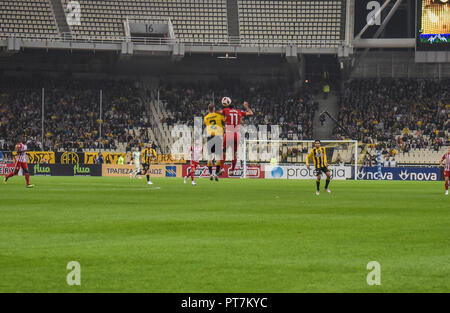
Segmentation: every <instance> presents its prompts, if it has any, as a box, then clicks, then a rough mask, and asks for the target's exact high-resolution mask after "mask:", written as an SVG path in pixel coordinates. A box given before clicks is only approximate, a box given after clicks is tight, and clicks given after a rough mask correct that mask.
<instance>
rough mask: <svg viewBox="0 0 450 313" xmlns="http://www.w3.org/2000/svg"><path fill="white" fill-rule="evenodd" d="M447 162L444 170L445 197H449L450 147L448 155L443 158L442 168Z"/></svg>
mask: <svg viewBox="0 0 450 313" xmlns="http://www.w3.org/2000/svg"><path fill="white" fill-rule="evenodd" d="M444 161H445V169H444V179H445V195H446V196H448V181H449V179H450V146H449V147H448V151H447V153H446V154H444V155H443V156H442V159H441V164H440V165H441V166H444Z"/></svg>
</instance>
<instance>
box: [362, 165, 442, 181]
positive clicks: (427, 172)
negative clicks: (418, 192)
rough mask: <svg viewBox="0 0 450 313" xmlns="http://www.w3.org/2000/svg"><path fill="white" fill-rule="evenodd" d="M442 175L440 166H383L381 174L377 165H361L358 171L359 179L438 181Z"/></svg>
mask: <svg viewBox="0 0 450 313" xmlns="http://www.w3.org/2000/svg"><path fill="white" fill-rule="evenodd" d="M440 177H441V169H440V168H438V167H383V168H381V175H380V174H379V173H378V169H377V167H361V168H360V169H359V171H358V179H365V180H404V181H406V180H413V181H438V180H440Z"/></svg>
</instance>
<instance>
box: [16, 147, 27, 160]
mask: <svg viewBox="0 0 450 313" xmlns="http://www.w3.org/2000/svg"><path fill="white" fill-rule="evenodd" d="M27 150H28V147H27V145H25V144H23V143H18V144H17V145H16V151H17V162H22V163H27V162H28V157H27V152H26V151H27Z"/></svg>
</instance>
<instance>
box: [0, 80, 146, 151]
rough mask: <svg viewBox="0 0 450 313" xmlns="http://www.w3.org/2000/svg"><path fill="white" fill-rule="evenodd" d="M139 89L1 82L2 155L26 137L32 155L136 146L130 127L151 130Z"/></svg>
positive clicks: (102, 83) (101, 83)
mask: <svg viewBox="0 0 450 313" xmlns="http://www.w3.org/2000/svg"><path fill="white" fill-rule="evenodd" d="M42 88H44V94H45V96H44V99H45V101H44V112H45V113H44V132H45V133H44V142H42V135H41V133H42V127H41V120H42V109H41V108H42ZM138 89H139V83H138V82H136V81H115V80H86V79H83V80H76V79H49V78H45V79H15V78H8V79H6V78H3V79H1V80H0V145H1V147H0V150H4V151H5V150H14V146H15V144H17V142H18V141H19V138H20V136H21V135H26V136H27V139H28V140H30V142H29V144H28V145H29V149H30V150H40V149H45V150H55V151H56V150H59V149H64V150H66V151H80V150H83V149H111V150H114V149H116V146H117V144H118V143H126V142H129V141H130V136H129V135H128V132H127V129H128V128H129V127H130V126H134V127H139V126H144V124H145V122H144V121H145V119H144V116H145V110H144V108H143V105H142V103H141V101H140V99H139V97H138V96H137V95H138ZM100 90H102V120H101V119H100ZM100 124H101V125H102V134H101V136H100V135H99V130H100ZM146 126H148V125H146Z"/></svg>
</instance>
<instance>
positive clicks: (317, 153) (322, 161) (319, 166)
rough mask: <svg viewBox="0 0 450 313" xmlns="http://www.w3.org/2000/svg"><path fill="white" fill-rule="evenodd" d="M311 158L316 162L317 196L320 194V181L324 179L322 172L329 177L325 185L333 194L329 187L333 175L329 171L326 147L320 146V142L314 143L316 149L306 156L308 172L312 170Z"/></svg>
mask: <svg viewBox="0 0 450 313" xmlns="http://www.w3.org/2000/svg"><path fill="white" fill-rule="evenodd" d="M309 158H313V160H314V168H315V171H314V172H315V174H316V175H317V180H316V186H317V191H316V195H319V194H320V179H321V178H322V172H323V173H325V175H327V182H326V184H325V190H326V191H327V192H328V193H331V191H330V189H328V185H329V184H330V180H331V174H330V170H329V169H328V162H327V153H326V151H325V147H321V146H320V140H316V141H315V142H314V148H312V149H311V151H310V152H309V154H308V155H307V156H306V167H307V168H308V170H309V169H310V167H309Z"/></svg>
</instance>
